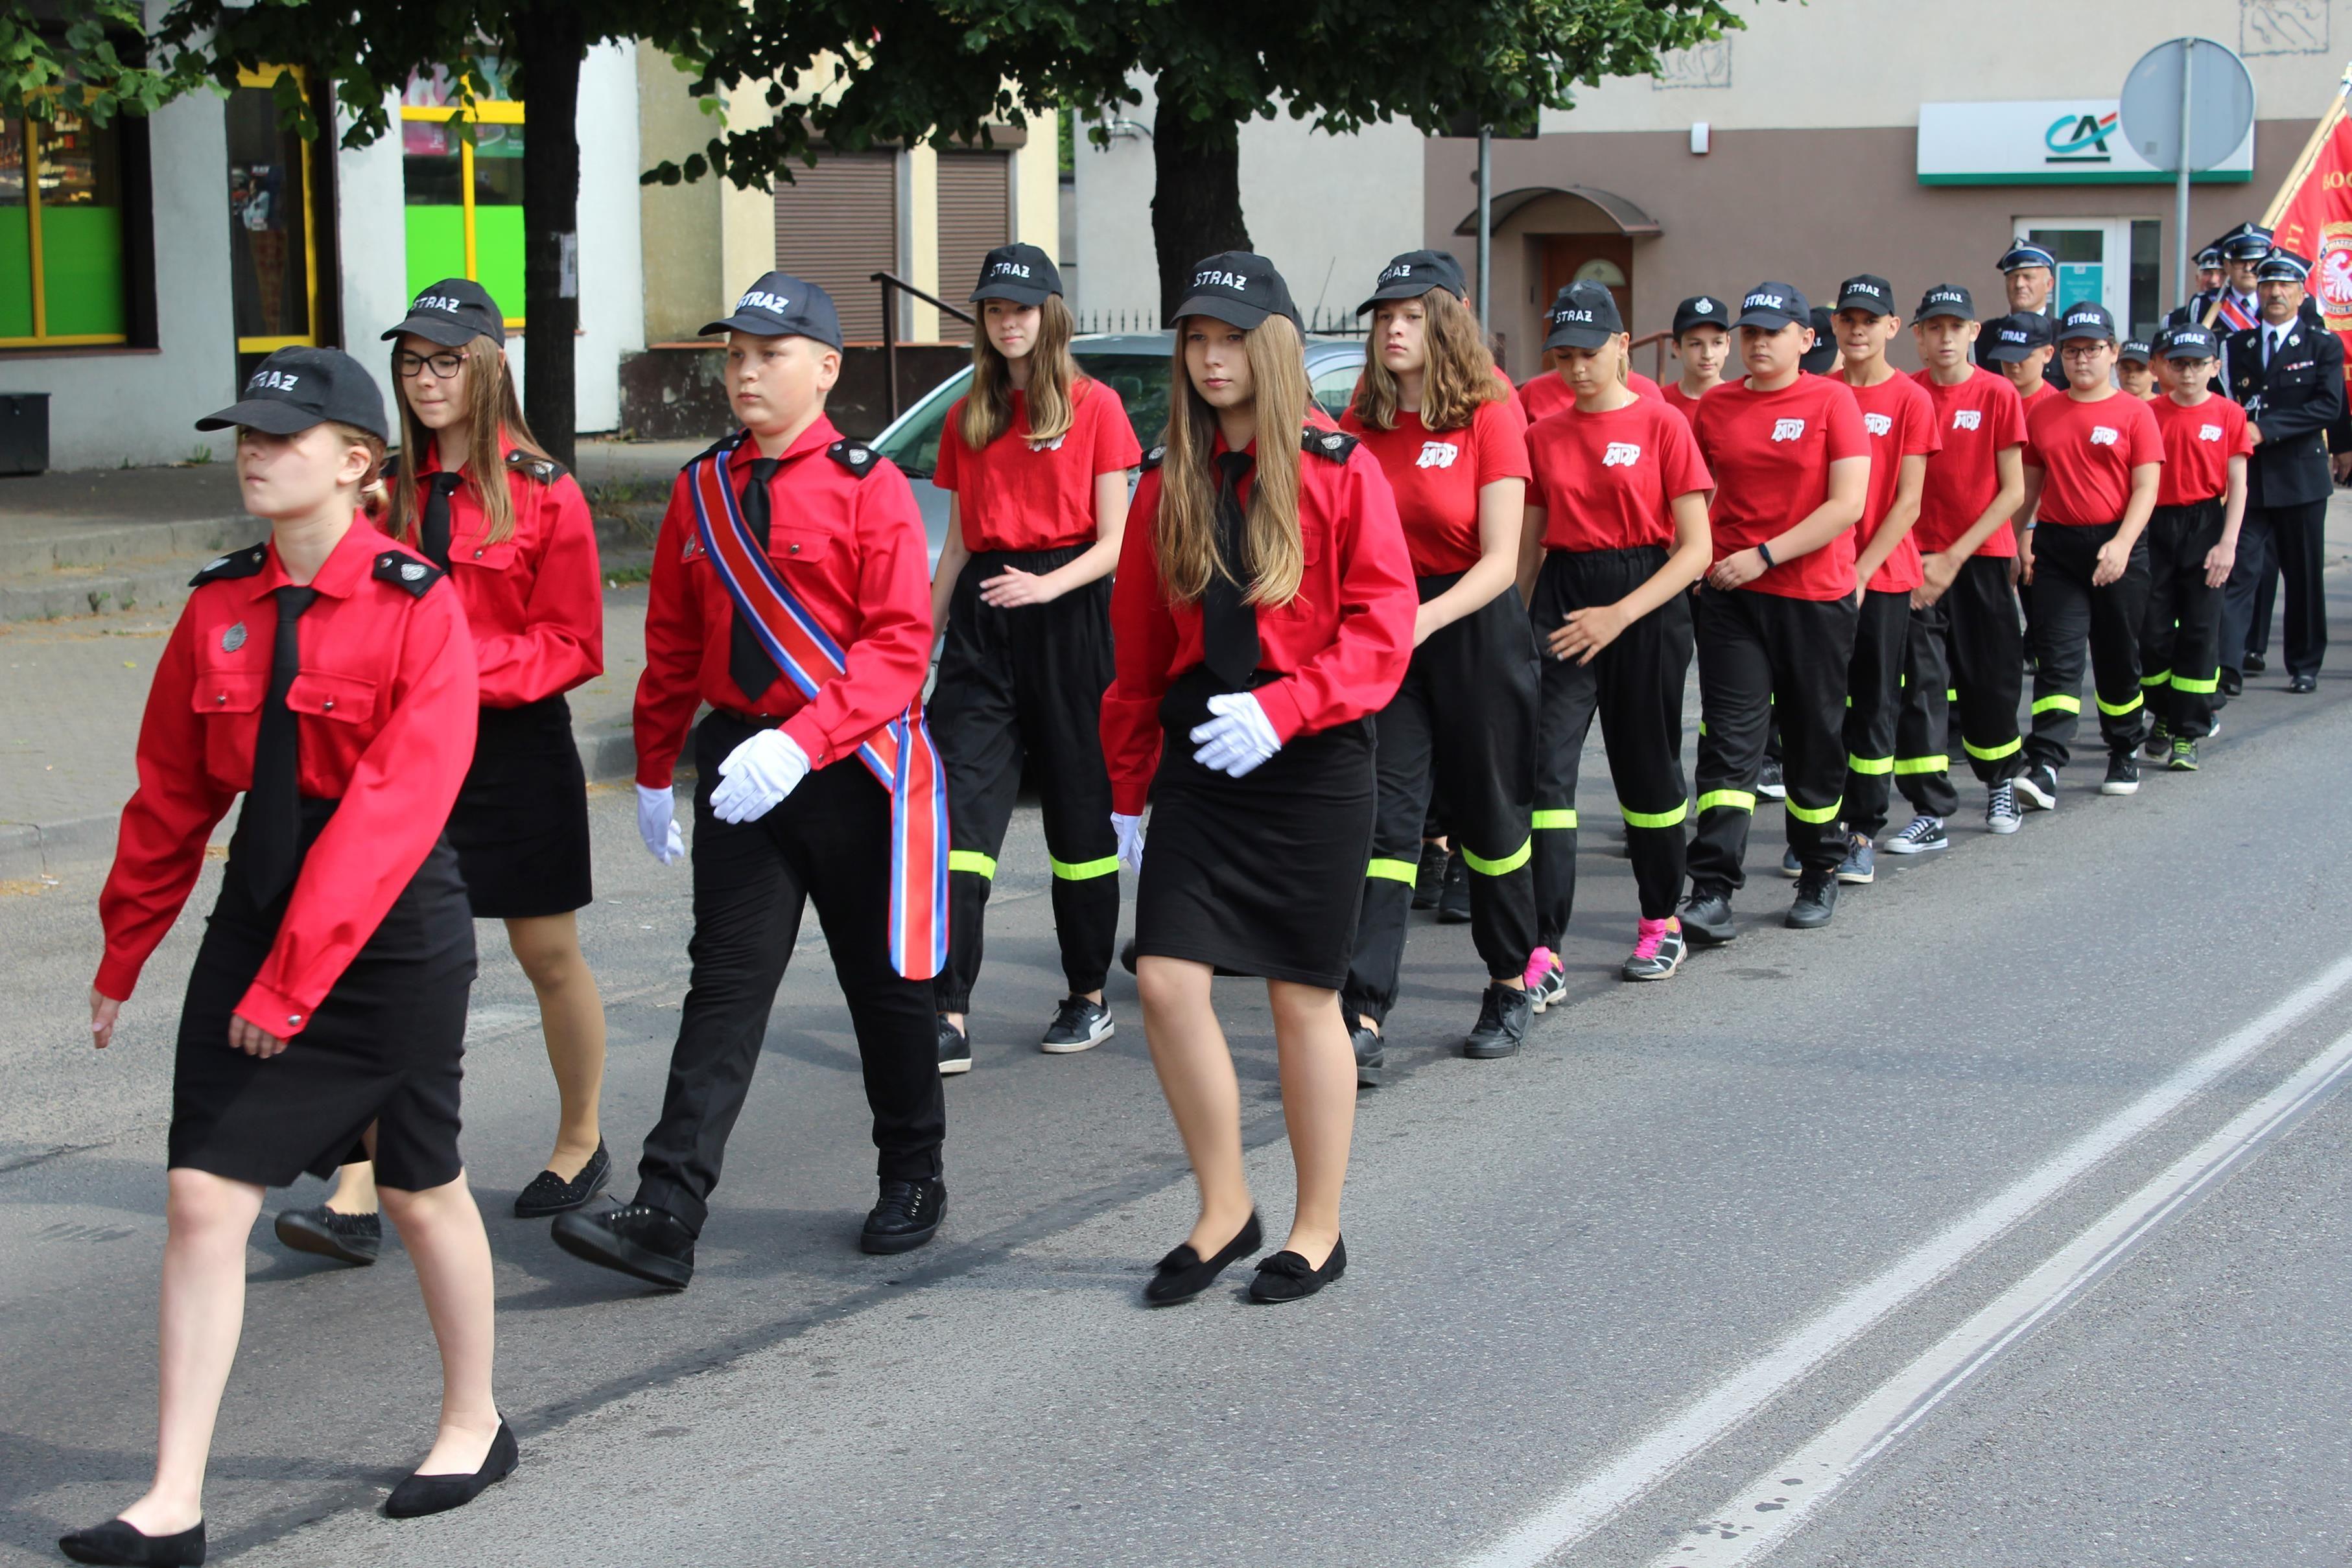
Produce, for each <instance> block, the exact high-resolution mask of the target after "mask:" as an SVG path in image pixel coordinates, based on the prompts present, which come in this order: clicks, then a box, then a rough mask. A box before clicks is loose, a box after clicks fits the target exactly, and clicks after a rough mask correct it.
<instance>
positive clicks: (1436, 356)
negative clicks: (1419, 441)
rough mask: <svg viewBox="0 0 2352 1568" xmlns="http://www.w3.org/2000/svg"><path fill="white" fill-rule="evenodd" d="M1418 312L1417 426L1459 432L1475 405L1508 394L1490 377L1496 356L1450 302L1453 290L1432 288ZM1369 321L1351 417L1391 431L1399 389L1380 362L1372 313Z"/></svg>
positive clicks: (1466, 312) (1465, 311)
mask: <svg viewBox="0 0 2352 1568" xmlns="http://www.w3.org/2000/svg"><path fill="white" fill-rule="evenodd" d="M1382 303H1386V301H1383V302H1382ZM1421 309H1422V322H1423V326H1422V342H1423V353H1424V358H1423V371H1422V377H1421V423H1423V425H1424V426H1426V427H1427V428H1429V429H1431V430H1460V429H1461V428H1462V427H1463V426H1465V425H1466V424H1468V423H1470V422H1471V420H1473V419H1474V418H1475V417H1476V416H1477V413H1478V410H1479V407H1480V405H1482V404H1485V403H1490V402H1500V401H1501V400H1502V399H1503V398H1505V397H1507V396H1508V395H1509V394H1508V393H1507V392H1505V391H1504V387H1503V382H1502V379H1501V378H1500V377H1499V376H1497V375H1496V374H1495V356H1494V355H1493V354H1491V353H1489V352H1488V351H1487V349H1486V338H1485V336H1484V335H1483V334H1481V333H1480V332H1479V330H1478V319H1477V318H1476V317H1475V316H1473V315H1471V314H1470V308H1469V307H1468V306H1466V305H1465V304H1463V303H1462V301H1461V300H1459V299H1457V298H1454V291H1453V290H1452V289H1450V288H1433V289H1431V290H1430V291H1429V292H1428V293H1426V294H1424V295H1423V296H1422V297H1421ZM1372 320H1373V322H1374V326H1373V329H1372V338H1371V339H1370V340H1367V343H1366V348H1365V354H1364V377H1363V380H1362V381H1360V382H1357V383H1356V406H1355V410H1354V413H1355V415H1356V417H1357V418H1358V419H1359V420H1360V421H1362V422H1363V423H1364V424H1365V425H1367V426H1369V427H1370V428H1371V429H1374V430H1394V429H1395V428H1396V422H1397V411H1398V404H1399V402H1400V401H1401V392H1402V389H1400V388H1399V387H1398V385H1397V379H1396V377H1395V376H1394V375H1392V374H1391V373H1390V371H1389V368H1388V367H1387V366H1386V365H1384V364H1382V363H1381V356H1380V351H1379V343H1378V339H1379V336H1380V328H1379V325H1378V323H1379V321H1380V316H1379V314H1378V311H1377V309H1375V312H1374V314H1373V317H1372Z"/></svg>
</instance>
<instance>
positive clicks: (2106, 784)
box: [2099, 751, 2139, 795]
mask: <svg viewBox="0 0 2352 1568" xmlns="http://www.w3.org/2000/svg"><path fill="white" fill-rule="evenodd" d="M2099 793H2100V794H2102V795H2137V794H2138V793H2139V761H2138V759H2137V758H2135V757H2133V756H2132V754H2131V753H2130V752H2128V751H2111V752H2109V753H2108V754H2107V776H2106V777H2105V779H2101V780H2100V781H2099Z"/></svg>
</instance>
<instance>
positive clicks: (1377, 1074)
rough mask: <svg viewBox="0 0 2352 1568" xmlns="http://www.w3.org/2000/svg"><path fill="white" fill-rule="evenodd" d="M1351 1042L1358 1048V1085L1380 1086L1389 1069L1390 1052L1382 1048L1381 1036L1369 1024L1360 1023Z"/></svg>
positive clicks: (1350, 1037) (1350, 1038)
mask: <svg viewBox="0 0 2352 1568" xmlns="http://www.w3.org/2000/svg"><path fill="white" fill-rule="evenodd" d="M1349 1043H1350V1044H1352V1045H1353V1046H1354V1047H1355V1048H1356V1087H1357V1088H1359V1089H1377V1088H1379V1087H1380V1084H1381V1078H1382V1077H1384V1076H1385V1075H1386V1073H1387V1071H1388V1052H1387V1051H1385V1050H1383V1049H1382V1048H1381V1037H1380V1036H1379V1034H1377V1033H1376V1032H1374V1031H1373V1030H1371V1029H1370V1027H1369V1026H1368V1025H1364V1024H1358V1025H1357V1026H1356V1031H1355V1033H1354V1034H1352V1035H1350V1036H1349Z"/></svg>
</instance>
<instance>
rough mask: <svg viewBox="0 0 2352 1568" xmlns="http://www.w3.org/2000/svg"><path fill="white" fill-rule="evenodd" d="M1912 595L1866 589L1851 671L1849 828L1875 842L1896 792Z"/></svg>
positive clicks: (1847, 678)
mask: <svg viewBox="0 0 2352 1568" xmlns="http://www.w3.org/2000/svg"><path fill="white" fill-rule="evenodd" d="M1910 636H1911V593H1910V591H1909V590H1907V589H1906V590H1905V591H1903V592H1901V593H1882V592H1880V591H1878V590H1876V589H1874V588H1866V589H1864V590H1863V593H1862V605H1861V609H1860V611H1859V612H1858V613H1857V614H1856V615H1855V618H1854V626H1853V657H1852V658H1851V659H1849V660H1848V661H1847V662H1846V667H1845V824H1846V827H1847V828H1848V829H1849V830H1851V831H1853V832H1857V833H1864V834H1867V835H1868V836H1870V837H1871V838H1876V837H1877V836H1878V832H1879V830H1880V829H1882V828H1884V827H1885V826H1886V806H1887V801H1888V800H1890V799H1891V798H1892V796H1893V793H1894V780H1895V727H1896V726H1897V724H1898V723H1899V721H1900V720H1901V718H1902V715H1903V678H1904V677H1903V664H1904V658H1905V655H1906V653H1908V652H1909V645H1910Z"/></svg>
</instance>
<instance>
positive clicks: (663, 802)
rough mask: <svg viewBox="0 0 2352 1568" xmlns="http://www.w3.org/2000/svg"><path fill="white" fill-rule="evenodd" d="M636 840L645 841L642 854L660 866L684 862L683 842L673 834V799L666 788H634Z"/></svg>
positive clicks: (674, 817)
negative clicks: (635, 799)
mask: <svg viewBox="0 0 2352 1568" xmlns="http://www.w3.org/2000/svg"><path fill="white" fill-rule="evenodd" d="M637 837H639V838H641V839H643V840H645V841H646V853H647V854H649V855H651V856H653V857H654V859H656V860H657V861H659V862H662V864H664V865H676V864H677V862H679V861H682V860H684V859H685V858H686V839H685V837H684V836H683V835H682V834H680V833H679V832H678V831H677V796H675V795H673V794H671V793H670V792H669V789H668V788H667V786H665V787H664V788H662V789H646V787H645V786H644V785H642V784H640V785H638V786H637Z"/></svg>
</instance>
